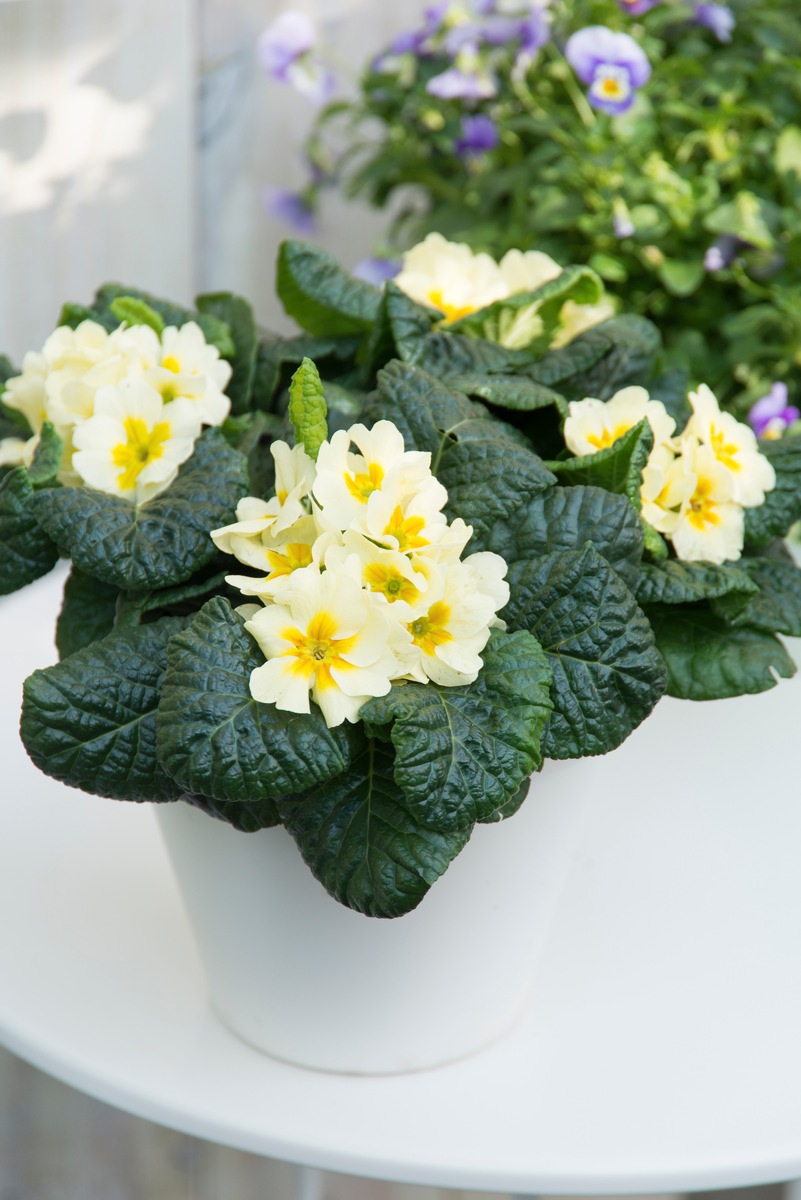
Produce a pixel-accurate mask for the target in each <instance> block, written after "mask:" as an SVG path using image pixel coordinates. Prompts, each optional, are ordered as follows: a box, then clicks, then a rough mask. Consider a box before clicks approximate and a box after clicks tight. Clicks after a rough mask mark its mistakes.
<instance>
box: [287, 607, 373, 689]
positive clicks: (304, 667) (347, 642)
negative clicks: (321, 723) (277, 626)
mask: <svg viewBox="0 0 801 1200" xmlns="http://www.w3.org/2000/svg"><path fill="white" fill-rule="evenodd" d="M336 631H337V623H336V620H335V619H334V618H333V617H332V616H331V614H330V613H327V612H325V611H323V612H318V613H317V614H316V615H315V616H314V617H312V619H311V621H309V624H308V626H307V629H306V632H305V633H301V631H300V630H299V629H296V628H294V627H290V628H288V629H285V630H284V631H283V633H282V635H281V636H282V637H284V638H285V639H286V640H287V641H288V642H290V643H291V645H292V649H290V650H285V651H284V654H287V655H294V656H295V662H294V663H293V664H292V667H291V670H292V671H293V673H295V674H297V675H303V676H305V677H306V679H311V678H312V676H314V678H313V680H312V682H313V683H314V684H315V685H316V686H317V687H319V688H326V687H336V684H335V683H334V680H333V679H332V678H331V668H332V667H335V668H337V669H338V670H340V671H347V670H352V669H353V664H352V663H349V662H346V661H345V659H344V658H342V657H341V655H342V654H347V653H348V651H349V650H352V649H353V647H354V646H355V645H356V642H357V638H356V637H349V638H337V637H336Z"/></svg>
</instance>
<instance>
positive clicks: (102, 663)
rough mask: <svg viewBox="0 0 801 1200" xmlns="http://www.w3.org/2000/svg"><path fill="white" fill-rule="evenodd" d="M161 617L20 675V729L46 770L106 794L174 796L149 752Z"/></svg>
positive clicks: (167, 633)
mask: <svg viewBox="0 0 801 1200" xmlns="http://www.w3.org/2000/svg"><path fill="white" fill-rule="evenodd" d="M181 625H182V621H181V620H180V619H177V618H174V617H168V618H166V619H165V620H163V621H156V622H154V623H153V624H152V625H140V626H139V627H138V628H136V629H125V630H121V631H117V632H115V633H111V634H109V636H108V637H106V638H103V639H102V640H101V641H99V642H92V644H91V645H89V646H85V647H84V648H83V649H82V650H76V652H75V653H74V654H71V655H70V656H69V657H68V658H65V659H63V660H62V661H61V662H60V663H57V664H56V665H55V666H53V667H46V668H45V669H44V670H43V671H35V672H34V673H33V675H31V676H30V677H29V678H28V679H27V680H26V681H25V687H24V691H23V704H22V723H21V725H20V734H21V736H22V741H23V743H24V745H25V749H26V750H27V751H28V754H29V755H30V756H31V758H32V759H33V761H34V763H35V764H36V766H37V767H39V769H40V770H41V771H44V773H45V774H46V775H50V776H52V778H53V779H59V780H61V782H62V783H67V784H69V785H70V787H75V788H82V789H83V790H84V791H86V792H91V793H93V794H94V795H96V796H109V797H111V799H113V800H175V799H177V798H178V796H179V795H180V789H179V788H178V787H177V786H176V785H175V784H174V783H173V782H172V780H171V779H170V777H169V776H168V775H167V774H166V772H165V771H164V769H163V768H162V767H161V766H160V764H159V762H158V759H157V758H156V707H157V705H158V700H159V689H160V685H161V677H162V675H163V673H164V667H165V664H166V655H167V642H168V641H169V639H170V637H171V636H172V635H173V634H174V633H176V632H177V631H178V630H179V629H180V628H181Z"/></svg>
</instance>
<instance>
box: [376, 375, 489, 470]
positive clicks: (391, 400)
mask: <svg viewBox="0 0 801 1200" xmlns="http://www.w3.org/2000/svg"><path fill="white" fill-rule="evenodd" d="M365 417H366V419H367V420H368V421H377V420H379V419H383V420H387V421H392V422H393V423H394V424H395V425H396V426H397V427H398V429H399V430H400V432H401V433H402V434H403V441H404V444H405V446H406V449H407V450H424V451H425V450H427V451H428V452H429V453H430V454H431V457H432V461H433V462H434V463H435V464H436V463H437V462H438V460H439V456H440V455H441V453H442V450H443V447H444V446H445V444H446V443H447V441H448V435H449V434H450V433H452V432H453V431H455V430H456V429H458V428H459V427H460V426H463V425H464V424H465V423H466V422H468V421H473V420H476V419H480V418H488V413H487V410H486V409H485V408H483V407H482V406H481V405H480V404H476V403H474V402H473V401H471V400H468V399H467V397H466V396H464V395H462V393H461V392H459V391H457V390H455V389H453V388H451V387H450V386H449V385H448V384H447V383H446V382H443V381H442V380H439V379H435V378H434V376H433V375H429V374H428V372H427V371H421V370H419V369H418V368H417V367H413V366H411V365H409V364H408V363H402V362H391V363H389V365H388V366H386V367H385V368H384V369H383V371H379V373H378V392H377V394H376V396H374V397H372V398H371V401H370V403H369V404H368V406H367V410H366V413H365Z"/></svg>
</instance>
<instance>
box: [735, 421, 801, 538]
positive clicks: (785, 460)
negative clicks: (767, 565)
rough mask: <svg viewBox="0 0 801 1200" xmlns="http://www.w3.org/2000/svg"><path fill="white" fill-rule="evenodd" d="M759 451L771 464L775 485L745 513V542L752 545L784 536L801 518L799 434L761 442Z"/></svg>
mask: <svg viewBox="0 0 801 1200" xmlns="http://www.w3.org/2000/svg"><path fill="white" fill-rule="evenodd" d="M759 449H760V450H761V452H762V453H763V454H764V455H765V456H766V458H768V459H769V461H770V462H771V463H772V465H773V469H774V471H775V472H776V486H775V488H774V489H773V490H772V491H770V492H768V493H767V495H766V496H765V501H764V503H763V504H760V505H759V507H758V508H747V509H746V510H745V541H746V545H748V544H750V545H752V546H764V545H766V544H767V543H768V542H769V541H771V540H772V539H773V538H775V537H784V535H785V534H786V533H787V531H788V530H789V528H790V526H791V525H794V524H795V522H796V521H797V520H799V518H801V435H800V434H794V435H791V436H789V437H788V436H785V437H783V438H779V439H777V440H776V441H762V442H760V443H759Z"/></svg>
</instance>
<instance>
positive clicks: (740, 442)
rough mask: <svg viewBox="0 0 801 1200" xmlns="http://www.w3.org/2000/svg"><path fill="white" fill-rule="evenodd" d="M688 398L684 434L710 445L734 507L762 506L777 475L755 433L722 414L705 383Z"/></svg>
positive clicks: (728, 414)
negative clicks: (724, 473) (725, 474)
mask: <svg viewBox="0 0 801 1200" xmlns="http://www.w3.org/2000/svg"><path fill="white" fill-rule="evenodd" d="M688 398H689V401H690V404H691V405H692V410H693V415H692V417H691V418H690V420H689V421H688V422H687V426H686V428H685V430H684V433H685V434H691V435H694V436H695V437H697V438H698V439H699V440H700V441H701V442H702V443H703V444H704V445H705V446H708V447H709V449H710V450H711V451H712V453H713V454H714V456H715V458H716V459H717V461H718V462H719V463H720V465H721V466H722V467H724V468H725V470H726V471H727V472H728V473H729V475H730V477H731V484H732V496H731V498H732V500H733V501H734V502H735V504H741V505H742V506H743V508H755V507H756V506H757V505H759V504H762V503H763V502H764V500H765V493H766V492H770V491H772V490H773V488H774V487H775V486H776V472H775V471H774V469H773V466H772V464H771V463H770V462H769V461H768V459H767V458H765V456H764V454H762V453H761V452H760V449H759V443H758V442H757V439H756V434H755V433H754V431H753V430H752V429H751V428H750V427H749V426H748V425H744V424H742V422H740V421H738V420H737V419H736V418H735V417H733V416H732V415H731V413H726V412H721V411H720V406H719V404H718V402H717V399H716V397H715V395H714V393H713V392H712V391H711V389H710V388H708V387H707V385H706V384H705V383H702V384H701V386H700V387H699V388H698V391H697V392H690V394H689V397H688ZM738 557H739V555H738Z"/></svg>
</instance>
